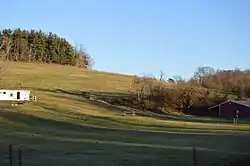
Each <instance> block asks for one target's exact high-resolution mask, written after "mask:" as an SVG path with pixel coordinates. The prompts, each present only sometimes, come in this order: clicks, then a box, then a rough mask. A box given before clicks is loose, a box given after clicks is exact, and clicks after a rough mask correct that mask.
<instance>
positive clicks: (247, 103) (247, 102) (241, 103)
mask: <svg viewBox="0 0 250 166" xmlns="http://www.w3.org/2000/svg"><path fill="white" fill-rule="evenodd" d="M227 102H233V103H236V104H239V105H243V106H245V107H249V108H250V101H237V100H228V101H225V102H222V103H220V104H217V105H214V106H212V107H209V108H208V109H212V108H215V107H218V106H220V105H222V104H225V103H227Z"/></svg>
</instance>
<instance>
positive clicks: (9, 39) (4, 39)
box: [0, 28, 93, 68]
mask: <svg viewBox="0 0 250 166" xmlns="http://www.w3.org/2000/svg"><path fill="white" fill-rule="evenodd" d="M0 57H1V59H2V60H11V61H24V62H43V63H55V64H61V65H71V66H78V67H81V68H91V65H93V63H92V59H91V57H90V56H89V55H88V54H87V53H86V50H84V49H82V47H81V48H80V49H79V50H77V48H73V46H72V45H71V44H70V43H69V42H68V41H67V40H66V39H64V38H61V37H59V36H57V35H56V34H53V33H52V32H50V33H49V34H45V33H44V32H42V31H41V30H39V31H36V30H30V31H28V30H22V29H20V28H18V29H14V30H13V31H12V30H10V29H4V30H2V31H0Z"/></svg>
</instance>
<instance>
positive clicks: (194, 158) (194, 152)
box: [193, 148, 196, 166]
mask: <svg viewBox="0 0 250 166" xmlns="http://www.w3.org/2000/svg"><path fill="white" fill-rule="evenodd" d="M193 166H196V148H193Z"/></svg>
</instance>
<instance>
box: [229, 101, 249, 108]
mask: <svg viewBox="0 0 250 166" xmlns="http://www.w3.org/2000/svg"><path fill="white" fill-rule="evenodd" d="M232 102H234V103H237V104H240V105H244V106H246V107H250V101H232Z"/></svg>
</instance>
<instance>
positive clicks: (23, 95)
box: [0, 89, 32, 102]
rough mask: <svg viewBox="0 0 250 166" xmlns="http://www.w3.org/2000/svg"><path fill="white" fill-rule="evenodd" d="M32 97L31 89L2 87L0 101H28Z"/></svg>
mask: <svg viewBox="0 0 250 166" xmlns="http://www.w3.org/2000/svg"><path fill="white" fill-rule="evenodd" d="M31 98H32V96H31V92H30V90H9V89H0V101H17V102H28V101H30V100H31Z"/></svg>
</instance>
